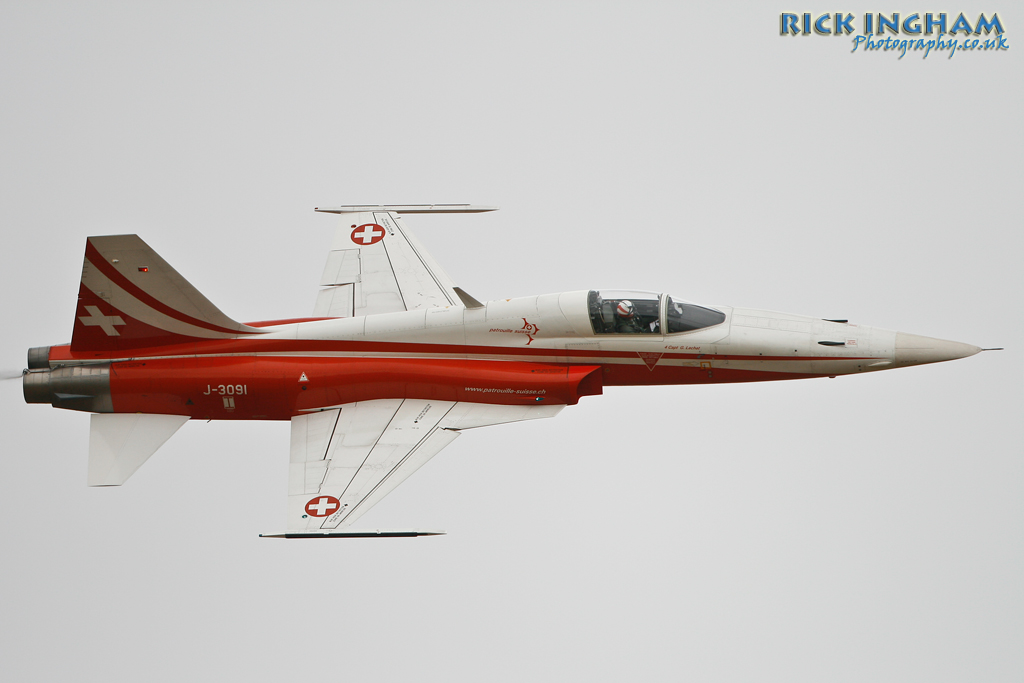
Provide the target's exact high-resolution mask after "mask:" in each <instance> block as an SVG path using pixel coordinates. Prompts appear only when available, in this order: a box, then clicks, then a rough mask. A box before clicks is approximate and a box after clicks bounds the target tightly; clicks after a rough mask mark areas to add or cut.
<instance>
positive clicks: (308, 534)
mask: <svg viewBox="0 0 1024 683" xmlns="http://www.w3.org/2000/svg"><path fill="white" fill-rule="evenodd" d="M444 535H445V532H444V531H422V530H420V529H412V530H410V531H382V530H380V529H377V530H374V531H282V532H280V533H277V534H260V538H410V537H412V536H444Z"/></svg>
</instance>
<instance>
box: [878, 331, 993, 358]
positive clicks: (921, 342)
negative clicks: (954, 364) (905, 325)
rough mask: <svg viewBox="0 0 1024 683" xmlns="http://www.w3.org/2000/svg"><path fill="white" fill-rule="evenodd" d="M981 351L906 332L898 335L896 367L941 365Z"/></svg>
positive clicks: (968, 346)
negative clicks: (927, 364)
mask: <svg viewBox="0 0 1024 683" xmlns="http://www.w3.org/2000/svg"><path fill="white" fill-rule="evenodd" d="M979 351H981V348H980V347H977V346H973V345H971V344H961V343H960V342H955V341H946V340H945V339H933V338H932V337H921V336H919V335H916V334H907V333H905V332H897V333H896V358H895V361H896V365H897V366H900V365H921V364H923V363H939V362H942V361H944V360H956V359H957V358H966V357H967V356H973V355H974V354H976V353H978V352H979Z"/></svg>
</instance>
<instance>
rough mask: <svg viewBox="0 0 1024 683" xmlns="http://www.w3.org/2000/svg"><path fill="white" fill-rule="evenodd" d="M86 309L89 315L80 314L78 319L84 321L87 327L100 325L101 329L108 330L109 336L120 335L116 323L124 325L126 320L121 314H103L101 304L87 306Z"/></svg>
mask: <svg viewBox="0 0 1024 683" xmlns="http://www.w3.org/2000/svg"><path fill="white" fill-rule="evenodd" d="M85 310H86V311H87V312H88V313H89V315H87V316H85V315H80V316H78V319H79V320H81V321H82V324H83V325H85V326H86V327H99V328H100V329H101V330H103V331H104V332H106V334H107V336H108V337H120V336H121V333H120V332H118V331H117V330H116V329H115V328H114V325H124V324H125V322H124V320H122V319H121V316H119V315H103V312H102V311H100V309H99V306H86V307H85Z"/></svg>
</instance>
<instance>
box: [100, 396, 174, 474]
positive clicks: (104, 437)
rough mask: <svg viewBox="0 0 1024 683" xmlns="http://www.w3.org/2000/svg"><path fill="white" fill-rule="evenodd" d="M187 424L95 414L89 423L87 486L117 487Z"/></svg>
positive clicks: (155, 417) (170, 418) (138, 416)
mask: <svg viewBox="0 0 1024 683" xmlns="http://www.w3.org/2000/svg"><path fill="white" fill-rule="evenodd" d="M186 422H188V417H187V416H185V415H143V414H140V413H96V414H94V415H93V416H92V418H91V420H90V422H89V486H120V485H121V484H123V483H125V482H126V481H127V480H128V477H130V476H132V475H133V474H135V470H137V469H139V468H140V467H141V466H142V463H144V462H146V460H148V459H149V456H151V455H153V454H154V453H156V451H157V449H158V448H160V446H162V445H163V444H164V442H165V441H167V439H169V438H171V436H173V435H174V432H176V431H178V428H180V427H181V425H183V424H185V423H186Z"/></svg>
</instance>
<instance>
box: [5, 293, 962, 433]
mask: <svg viewBox="0 0 1024 683" xmlns="http://www.w3.org/2000/svg"><path fill="white" fill-rule="evenodd" d="M596 295H597V293H596V292H594V291H589V292H588V291H587V290H582V291H574V292H563V293H558V294H545V295H540V296H530V297H522V298H515V299H502V300H497V301H491V302H488V303H486V304H485V305H483V306H481V307H477V308H466V307H462V306H451V307H443V308H442V307H437V308H421V309H418V310H412V311H403V312H398V313H384V314H377V315H366V316H360V317H352V318H332V319H301V320H295V321H284V322H270V323H251V324H250V325H251V326H253V327H258V328H260V329H261V330H264V331H265V332H264V333H263V334H259V335H249V336H247V337H246V338H236V339H215V340H199V341H194V342H190V343H187V344H176V345H165V346H159V347H151V348H145V349H139V350H136V351H133V352H132V353H131V354H130V355H126V354H120V355H116V354H115V355H111V354H102V355H103V356H104V357H99V354H96V353H87V354H83V353H74V352H72V351H71V348H70V346H68V345H63V346H54V347H50V348H49V352H48V353H47V354H46V359H45V366H44V362H42V359H40V360H39V361H37V362H36V367H35V368H33V369H31V370H30V372H29V375H26V380H25V393H26V400H29V401H30V402H46V403H52V404H53V405H54V406H56V407H62V408H70V409H73V410H86V411H90V412H141V413H158V414H172V415H187V416H189V417H191V418H197V419H267V420H286V419H290V418H292V417H294V416H296V415H302V414H305V413H308V412H311V411H317V410H323V409H326V408H330V407H334V406H339V405H342V404H346V403H351V402H354V401H366V400H373V399H380V398H418V399H427V400H452V401H469V402H474V403H493V404H504V405H524V404H535V403H554V404H570V405H571V404H575V403H576V402H577V401H578V400H579V398H580V397H581V396H586V395H593V394H599V393H601V392H602V389H603V387H606V386H623V385H657V384H714V383H723V382H756V381H768V380H783V379H802V378H812V377H835V376H839V375H847V374H857V373H863V372H872V371H877V370H884V369H889V368H894V367H900V366H905V365H916V364H920V363H928V362H936V361H939V360H950V359H953V358H960V357H964V356H968V355H972V354H973V353H976V352H977V351H978V350H979V349H978V348H977V347H975V346H971V345H968V344H959V343H957V342H946V341H942V340H936V339H930V338H927V337H918V336H915V335H907V334H904V333H898V332H895V331H890V330H884V329H879V328H874V327H867V326H863V325H854V324H849V323H847V322H845V321H829V320H822V319H819V318H812V317H807V316H801V315H793V314H788V313H778V312H773V311H764V310H755V309H746V308H734V307H728V306H716V307H708V308H705V307H697V306H694V309H695V310H698V309H699V310H700V311H705V312H708V311H710V312H711V313H706V315H705V318H704V320H705V323H706V322H707V321H708V320H710V321H711V322H713V323H714V324H710V325H707V326H703V327H699V328H698V329H689V330H686V331H681V332H673V331H672V329H673V322H672V321H671V320H668V315H667V313H668V312H667V308H668V306H670V305H678V304H676V301H678V300H676V301H673V300H672V299H670V298H669V297H666V296H659V295H656V294H651V295H650V297H653V298H651V299H650V306H651V309H650V311H649V315H648V317H647V318H646V321H647V322H646V324H645V327H644V329H643V331H642V332H637V331H636V330H632V329H631V330H630V331H629V332H623V331H619V330H616V329H614V328H613V327H611V326H608V327H607V328H606V329H604V328H602V325H601V323H600V321H599V317H600V315H601V314H600V312H599V310H598V309H599V306H595V296H596ZM588 298H589V302H588ZM597 301H598V302H602V300H601V299H597ZM654 306H657V307H658V308H657V310H655V309H654V308H653V307H654ZM680 310H682V309H681V308H680ZM712 313H713V314H714V315H712ZM702 324H703V323H702ZM677 327H678V326H677ZM37 356H38V354H37ZM33 374H34V375H35V377H31V376H30V375H33Z"/></svg>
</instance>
